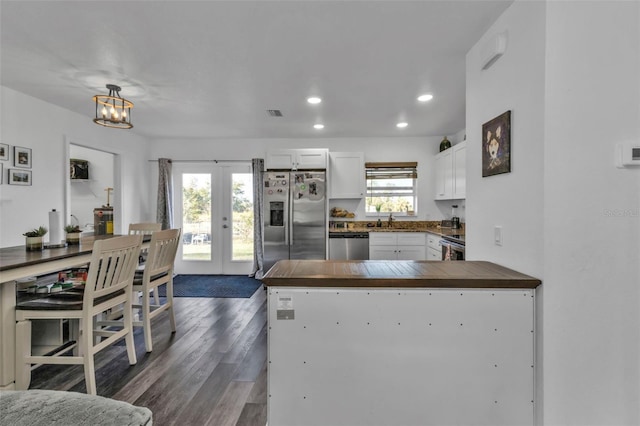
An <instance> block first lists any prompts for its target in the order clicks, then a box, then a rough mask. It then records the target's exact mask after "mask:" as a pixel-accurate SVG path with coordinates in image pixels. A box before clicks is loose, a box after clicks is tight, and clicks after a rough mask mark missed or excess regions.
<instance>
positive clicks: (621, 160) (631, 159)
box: [616, 142, 640, 169]
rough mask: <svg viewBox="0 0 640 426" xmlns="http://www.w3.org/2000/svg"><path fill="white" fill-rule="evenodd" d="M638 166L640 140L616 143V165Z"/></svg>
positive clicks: (620, 167)
mask: <svg viewBox="0 0 640 426" xmlns="http://www.w3.org/2000/svg"><path fill="white" fill-rule="evenodd" d="M629 166H640V142H620V143H618V144H617V145H616V167H618V168H619V169H622V168H624V167H629Z"/></svg>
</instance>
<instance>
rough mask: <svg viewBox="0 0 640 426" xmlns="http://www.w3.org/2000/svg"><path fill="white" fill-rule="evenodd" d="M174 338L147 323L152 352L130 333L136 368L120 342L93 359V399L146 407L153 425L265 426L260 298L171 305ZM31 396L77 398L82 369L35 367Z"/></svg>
mask: <svg viewBox="0 0 640 426" xmlns="http://www.w3.org/2000/svg"><path fill="white" fill-rule="evenodd" d="M174 300H175V308H176V322H177V329H178V331H177V332H176V333H175V334H174V335H171V333H170V332H169V323H168V320H167V315H166V314H162V315H160V316H159V317H158V318H156V319H155V320H154V322H153V352H151V353H146V352H145V350H144V342H143V336H142V333H141V332H142V329H136V336H135V341H136V348H137V356H138V363H137V364H136V365H134V366H129V362H128V358H127V354H126V350H125V346H124V343H123V342H120V343H119V344H118V345H114V346H112V347H110V348H107V349H105V350H103V351H102V352H101V353H99V354H98V355H97V356H96V381H97V388H98V395H101V396H106V397H110V398H114V399H117V400H121V401H126V402H129V403H131V404H134V405H139V406H143V407H148V408H149V409H150V410H151V411H152V412H153V422H154V424H155V425H159V426H161V425H174V424H178V425H216V426H220V425H251V426H253V425H265V424H266V421H267V404H266V403H267V375H266V359H267V331H266V322H267V315H266V292H265V291H264V290H263V288H262V286H260V287H259V288H258V290H257V291H256V292H255V294H254V295H253V296H252V297H251V298H249V299H204V298H175V299H174ZM31 389H56V390H67V391H75V392H85V383H84V373H83V369H82V366H54V365H49V366H42V367H40V368H38V369H36V370H34V371H33V372H32V379H31Z"/></svg>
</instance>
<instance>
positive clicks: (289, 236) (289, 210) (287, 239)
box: [285, 173, 295, 246]
mask: <svg viewBox="0 0 640 426" xmlns="http://www.w3.org/2000/svg"><path fill="white" fill-rule="evenodd" d="M294 183H295V182H294V180H293V173H292V174H291V178H290V181H289V202H288V203H287V215H288V216H289V217H288V218H287V219H288V220H287V230H286V231H285V234H286V235H285V244H289V246H292V245H293V189H294V188H295V185H294Z"/></svg>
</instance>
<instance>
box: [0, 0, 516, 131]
mask: <svg viewBox="0 0 640 426" xmlns="http://www.w3.org/2000/svg"><path fill="white" fill-rule="evenodd" d="M511 2H512V0H509V1H485V0H475V1H451V0H449V1H410V2H409V1H393V0H388V1H313V0H307V1H239V0H236V1H150V0H148V1H124V2H118V1H84V2H79V1H42V2H36V1H5V0H2V3H1V6H0V7H1V9H0V17H1V26H0V31H1V33H0V35H1V43H2V45H1V83H2V85H4V86H7V87H9V88H12V89H15V90H17V91H20V92H23V93H26V94H29V95H31V96H34V97H36V98H40V99H43V100H45V101H48V102H51V103H53V104H56V105H59V106H62V107H64V108H67V109H70V110H72V111H75V112H77V113H79V114H82V115H86V116H87V120H91V119H92V118H93V115H94V114H95V107H94V104H93V102H92V100H91V97H92V96H93V95H95V94H106V92H107V89H106V88H105V85H106V84H107V83H113V84H117V85H119V86H121V87H122V91H121V95H122V96H123V97H125V98H127V99H129V100H130V101H132V102H133V103H134V104H135V108H134V109H133V111H132V114H131V115H132V122H133V124H134V126H135V127H134V128H133V129H132V130H129V131H131V132H136V133H138V134H140V135H143V136H145V137H149V138H176V137H179V138H214V137H215V138H217V137H223V138H239V137H246V138H255V137H258V138H260V137H265V138H266V137H269V138H278V137H293V138H295V137H300V138H306V137H317V136H323V137H382V136H398V135H402V136H440V135H446V134H452V133H455V132H457V131H460V130H461V129H463V128H464V125H465V115H464V108H465V70H464V68H465V54H466V52H467V51H468V50H469V49H470V48H471V47H472V46H473V45H474V44H475V43H476V42H477V40H478V39H479V38H480V36H481V35H482V34H483V33H484V32H485V31H486V30H487V29H488V28H489V26H490V25H491V24H492V23H493V22H494V21H495V20H496V19H497V17H498V16H499V15H500V14H501V13H502V12H503V11H504V10H505V9H506V8H507V7H508V6H509V5H510V4H511ZM422 93H432V94H433V95H434V99H433V100H432V101H431V102H428V103H425V104H421V103H419V102H417V100H416V97H417V96H418V95H419V94H422ZM311 95H317V96H320V97H321V98H322V99H323V102H322V103H321V104H319V105H316V106H312V105H309V104H307V102H306V98H307V97H308V96H311ZM5 107H6V106H5ZM267 109H279V110H281V111H282V113H283V114H284V117H282V118H273V117H269V116H268V115H267V113H266V110H267ZM398 121H407V122H408V123H409V126H408V127H407V128H405V129H398V128H396V126H395V124H396V123H397V122H398ZM316 122H322V123H324V124H325V126H326V127H325V128H324V129H323V130H321V131H318V130H314V129H313V127H312V126H313V124H314V123H316ZM113 131H114V132H117V131H122V130H115V129H114V130H113Z"/></svg>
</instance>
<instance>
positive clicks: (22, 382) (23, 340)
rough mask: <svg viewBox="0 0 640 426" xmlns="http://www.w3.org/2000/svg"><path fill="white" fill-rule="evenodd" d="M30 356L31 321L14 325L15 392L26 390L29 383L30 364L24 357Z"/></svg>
mask: <svg viewBox="0 0 640 426" xmlns="http://www.w3.org/2000/svg"><path fill="white" fill-rule="evenodd" d="M28 356H31V321H30V320H23V321H18V322H17V323H16V361H15V365H16V390H27V389H29V384H30V383H31V364H30V363H27V362H25V360H24V359H25V357H28Z"/></svg>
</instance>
